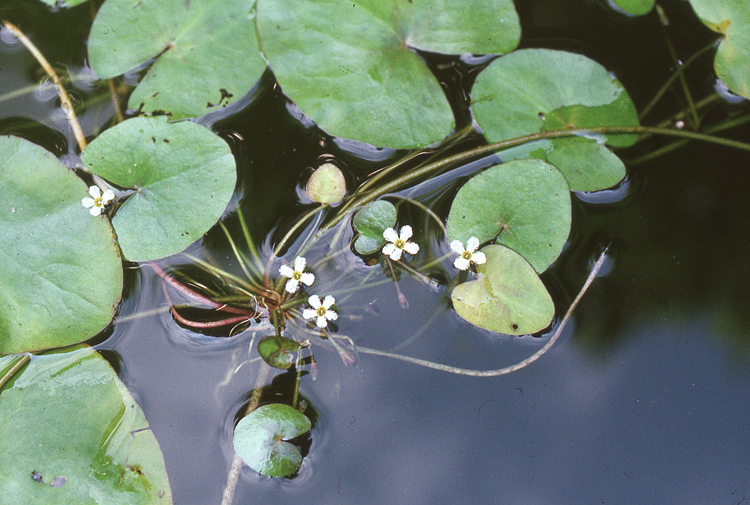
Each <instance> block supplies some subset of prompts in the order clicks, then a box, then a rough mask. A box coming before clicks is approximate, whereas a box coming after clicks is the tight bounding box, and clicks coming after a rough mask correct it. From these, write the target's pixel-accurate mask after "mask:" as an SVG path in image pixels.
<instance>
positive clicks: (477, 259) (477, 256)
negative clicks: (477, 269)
mask: <svg viewBox="0 0 750 505" xmlns="http://www.w3.org/2000/svg"><path fill="white" fill-rule="evenodd" d="M471 261H473V262H474V263H476V264H477V265H481V264H482V263H485V262H486V261H487V257H486V256H485V255H484V253H483V252H479V251H477V252H475V253H474V254H472V255H471Z"/></svg>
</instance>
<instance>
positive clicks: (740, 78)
mask: <svg viewBox="0 0 750 505" xmlns="http://www.w3.org/2000/svg"><path fill="white" fill-rule="evenodd" d="M690 4H691V5H692V6H693V10H694V11H695V13H696V14H697V16H698V17H699V18H701V20H702V21H703V22H704V23H705V24H706V25H707V26H708V27H709V28H711V29H712V30H713V31H715V32H718V33H721V34H722V35H724V40H722V41H721V44H720V45H719V49H718V50H717V51H716V56H715V57H714V68H715V69H716V75H718V76H719V79H721V80H722V81H724V84H726V85H727V87H728V88H729V89H730V90H732V91H733V92H734V93H737V94H738V95H741V96H743V97H745V98H750V65H748V61H750V9H748V4H747V2H746V0H722V1H718V0H690Z"/></svg>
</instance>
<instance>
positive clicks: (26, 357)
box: [0, 354, 31, 390]
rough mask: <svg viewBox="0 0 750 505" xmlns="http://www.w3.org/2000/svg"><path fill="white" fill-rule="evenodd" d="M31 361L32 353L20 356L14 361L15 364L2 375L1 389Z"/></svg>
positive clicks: (0, 380) (0, 378)
mask: <svg viewBox="0 0 750 505" xmlns="http://www.w3.org/2000/svg"><path fill="white" fill-rule="evenodd" d="M29 361H31V355H30V354H24V355H23V356H19V357H18V358H17V360H16V362H15V363H13V366H12V367H10V369H8V371H7V372H5V373H4V374H3V375H2V377H0V390H2V389H3V387H5V384H7V383H8V381H9V380H10V379H11V378H12V377H13V376H14V375H15V374H16V373H18V371H19V370H20V369H21V368H23V367H24V365H26V363H28V362H29Z"/></svg>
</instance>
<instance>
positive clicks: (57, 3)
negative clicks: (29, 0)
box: [42, 0, 88, 7]
mask: <svg viewBox="0 0 750 505" xmlns="http://www.w3.org/2000/svg"><path fill="white" fill-rule="evenodd" d="M87 1H88V0H42V2H44V3H46V4H47V5H50V6H52V7H75V6H76V5H80V4H82V3H84V2H87Z"/></svg>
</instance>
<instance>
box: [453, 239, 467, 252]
mask: <svg viewBox="0 0 750 505" xmlns="http://www.w3.org/2000/svg"><path fill="white" fill-rule="evenodd" d="M451 250H452V251H453V252H454V253H456V254H463V252H464V251H465V250H466V249H464V245H463V244H462V243H461V241H460V240H454V241H453V242H451Z"/></svg>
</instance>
